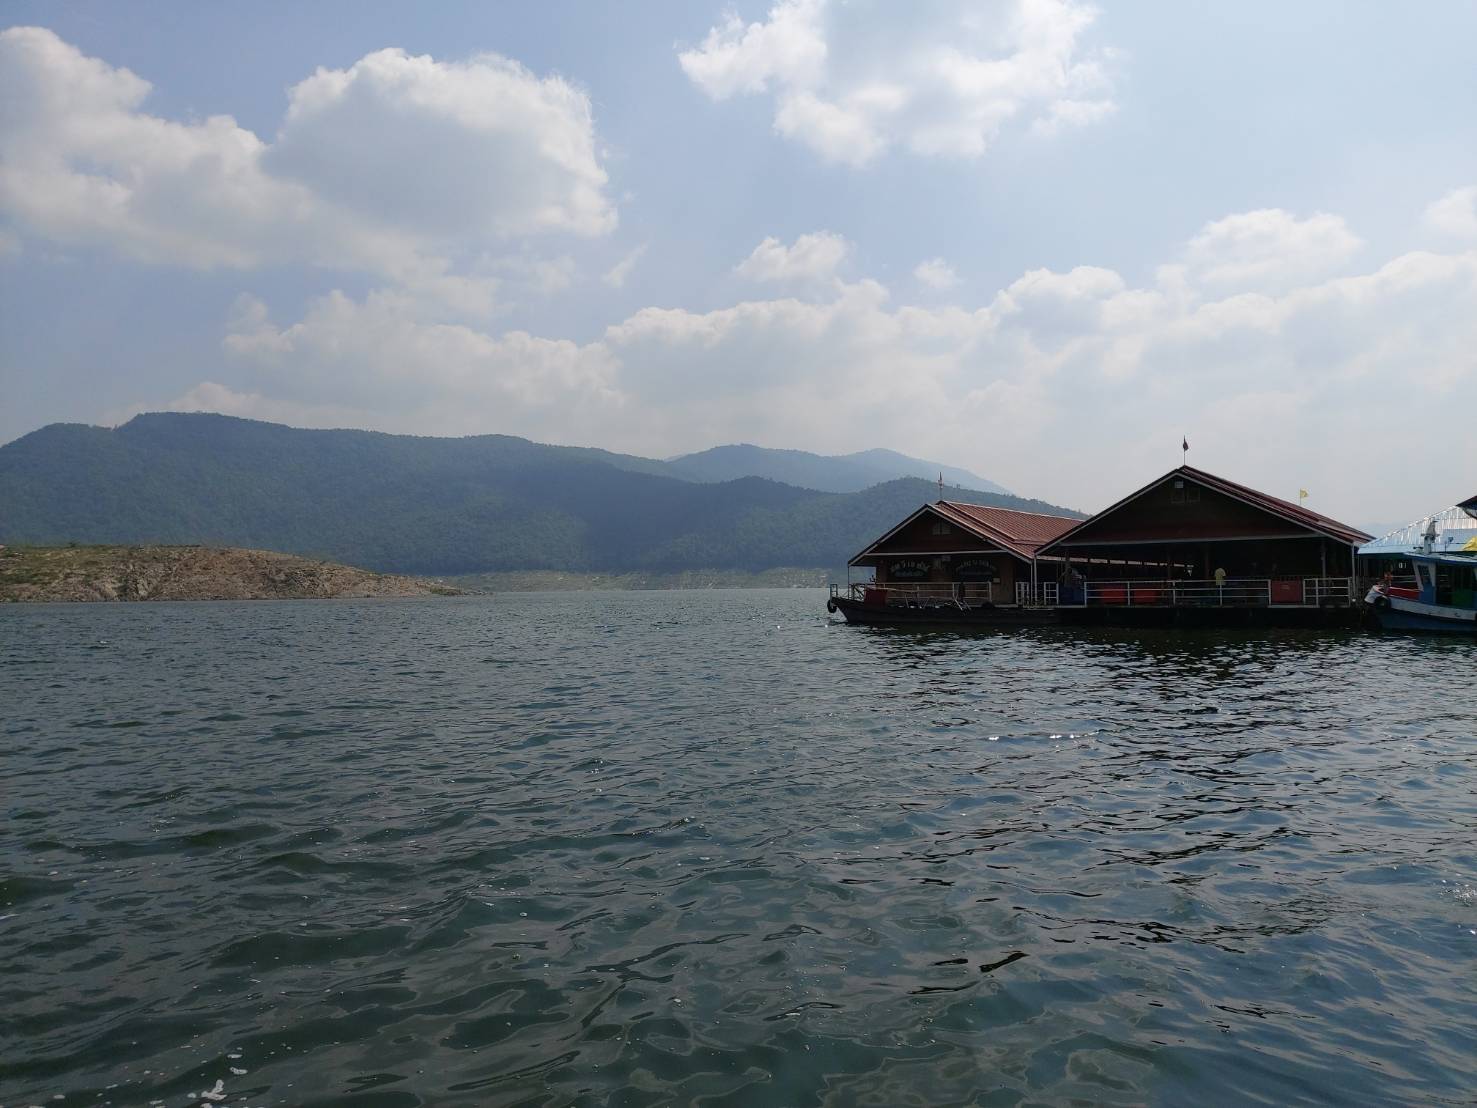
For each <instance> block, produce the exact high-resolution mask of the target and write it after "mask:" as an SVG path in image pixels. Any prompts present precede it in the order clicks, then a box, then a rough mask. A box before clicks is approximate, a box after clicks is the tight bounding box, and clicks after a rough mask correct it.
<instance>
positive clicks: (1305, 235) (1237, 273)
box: [1185, 208, 1364, 290]
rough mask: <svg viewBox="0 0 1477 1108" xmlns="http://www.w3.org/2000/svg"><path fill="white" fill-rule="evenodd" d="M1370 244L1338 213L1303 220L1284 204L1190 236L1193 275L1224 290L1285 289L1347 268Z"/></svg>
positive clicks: (1220, 221)
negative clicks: (1252, 288) (1351, 228)
mask: <svg viewBox="0 0 1477 1108" xmlns="http://www.w3.org/2000/svg"><path fill="white" fill-rule="evenodd" d="M1363 245H1364V243H1363V242H1362V241H1361V240H1360V239H1359V237H1358V236H1357V235H1355V234H1354V233H1353V232H1352V231H1350V230H1349V228H1348V227H1347V226H1346V225H1345V224H1344V221H1343V219H1342V218H1340V217H1339V216H1336V215H1328V214H1325V213H1322V212H1320V213H1317V214H1315V215H1312V216H1309V217H1308V218H1307V219H1298V218H1297V217H1296V216H1294V215H1292V214H1291V213H1290V212H1285V211H1283V210H1282V209H1280V208H1264V209H1262V210H1260V211H1254V212H1240V213H1238V214H1236V215H1228V216H1226V217H1225V218H1224V219H1218V220H1215V221H1213V222H1211V223H1207V224H1206V225H1205V227H1204V228H1202V229H1201V231H1200V233H1199V234H1198V235H1196V236H1195V237H1194V238H1193V239H1191V240H1190V243H1189V245H1188V246H1187V247H1186V249H1185V260H1186V262H1187V264H1188V266H1189V271H1190V275H1191V276H1192V277H1193V278H1194V279H1195V280H1197V281H1199V282H1201V283H1202V284H1205V285H1210V286H1214V287H1216V288H1219V289H1223V290H1225V289H1230V288H1243V287H1259V288H1262V289H1267V288H1283V287H1288V286H1290V285H1293V284H1297V283H1300V282H1306V281H1309V280H1313V279H1316V278H1318V277H1323V276H1327V275H1328V274H1330V273H1334V272H1337V271H1338V270H1340V269H1341V268H1343V267H1344V266H1345V265H1346V264H1347V263H1348V262H1349V261H1351V260H1352V259H1353V258H1354V256H1355V255H1356V254H1357V253H1358V252H1359V250H1360V248H1361V247H1362V246H1363Z"/></svg>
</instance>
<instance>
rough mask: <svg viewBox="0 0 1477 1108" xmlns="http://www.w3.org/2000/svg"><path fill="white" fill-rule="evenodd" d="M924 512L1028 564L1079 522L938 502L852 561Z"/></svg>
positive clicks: (872, 545) (873, 545)
mask: <svg viewBox="0 0 1477 1108" xmlns="http://www.w3.org/2000/svg"><path fill="white" fill-rule="evenodd" d="M924 512H933V513H934V514H936V515H938V516H940V517H942V518H943V519H946V520H948V521H949V522H950V523H952V524H954V525H955V526H956V527H958V528H960V529H961V530H963V531H965V532H967V533H968V534H971V535H974V536H975V537H976V538H979V539H982V540H984V541H985V542H990V543H994V544H995V545H996V546H999V547H1000V548H1001V549H1002V550H1006V551H1009V552H1010V553H1012V554H1014V555H1015V556H1016V557H1017V558H1020V559H1021V560H1022V561H1027V562H1028V561H1030V560H1031V556H1032V555H1033V554H1035V553H1036V550H1037V549H1038V548H1039V547H1040V546H1041V545H1042V544H1043V543H1046V542H1048V541H1049V540H1051V539H1053V538H1055V537H1056V536H1058V535H1060V534H1062V533H1064V532H1065V531H1068V530H1070V529H1071V528H1072V527H1073V526H1075V525H1076V524H1077V523H1079V522H1080V521H1079V520H1076V519H1069V518H1067V517H1066V516H1049V515H1041V514H1039V513H1037V512H1018V511H1015V510H1014V509H1012V508H995V507H991V506H989V505H986V504H961V503H959V502H958V501H954V500H940V501H938V502H936V503H934V504H925V505H924V506H923V507H921V508H919V509H918V510H917V511H916V512H914V513H913V514H912V515H910V516H908V518H907V519H905V520H903V521H902V522H901V523H899V524H898V525H897V526H896V527H894V528H893V529H892V530H891V531H888V532H887V534H885V535H883V536H882V537H881V538H879V539H877V540H876V541H875V542H873V543H870V544H868V546H867V547H866V549H864V550H863V551H862V552H861V553H860V554H858V555H857V556H856V557H855V558H852V559H851V562H852V563H853V564H854V563H856V562H857V560H858V559H861V558H865V557H866V556H867V555H868V554H870V553H871V552H872V551H873V550H874V549H876V548H877V547H878V546H880V545H881V544H882V543H884V542H886V541H887V540H888V539H890V538H892V536H893V535H895V534H897V533H898V532H899V531H901V530H902V529H903V528H904V527H906V526H907V525H908V524H910V523H912V522H913V520H915V519H917V518H918V517H919V516H920V515H922V514H923V513H924Z"/></svg>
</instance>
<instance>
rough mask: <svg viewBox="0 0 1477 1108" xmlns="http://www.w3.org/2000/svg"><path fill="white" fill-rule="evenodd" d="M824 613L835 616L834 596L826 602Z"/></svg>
mask: <svg viewBox="0 0 1477 1108" xmlns="http://www.w3.org/2000/svg"><path fill="white" fill-rule="evenodd" d="M826 611H828V612H830V613H831V614H832V615H835V614H836V598H835V597H834V596H833V597H831V599H830V600H827V601H826Z"/></svg>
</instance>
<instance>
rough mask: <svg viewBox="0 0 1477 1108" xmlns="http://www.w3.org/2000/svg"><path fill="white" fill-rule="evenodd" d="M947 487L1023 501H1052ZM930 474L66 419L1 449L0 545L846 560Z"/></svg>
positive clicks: (537, 564) (346, 557) (345, 558)
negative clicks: (851, 479) (854, 477)
mask: <svg viewBox="0 0 1477 1108" xmlns="http://www.w3.org/2000/svg"><path fill="white" fill-rule="evenodd" d="M946 495H947V496H949V497H951V498H953V499H959V500H970V501H974V502H976V503H992V504H1000V505H1003V506H1005V507H1015V508H1020V509H1023V510H1027V511H1061V512H1062V513H1063V514H1075V513H1070V512H1067V511H1065V510H1063V509H1053V508H1052V507H1051V506H1050V505H1047V504H1043V503H1041V502H1040V501H1030V500H1022V499H1020V498H1017V497H1012V496H1005V495H1001V494H991V493H985V492H979V491H975V490H966V489H957V488H956V489H949V490H946ZM937 497H938V489H937V487H936V485H935V484H933V483H931V482H927V481H921V480H916V479H901V480H895V481H891V482H887V483H885V484H882V485H878V486H875V487H873V488H869V489H866V490H864V491H862V492H858V493H850V494H836V493H818V492H815V491H813V490H809V489H803V488H796V487H793V486H790V485H785V484H780V483H778V482H775V481H769V480H764V479H762V478H757V477H746V478H742V479H739V480H735V481H724V482H720V483H714V484H699V483H695V482H693V481H690V480H682V479H679V478H677V477H674V476H668V475H667V470H666V468H665V463H662V462H657V461H652V460H650V459H644V458H635V457H631V456H627V455H618V454H610V453H608V452H606V451H600V450H587V449H581V448H573V447H556V446H544V445H541V444H538V443H532V442H529V441H527V440H525V439H519V438H513V437H509V436H503V435H488V436H477V437H472V438H461V439H442V438H419V437H414V436H407V435H388V434H382V433H379V432H372V431H310V430H299V429H296V428H290V427H283V426H279V425H277V424H271V423H259V422H255V421H251V420H243V419H234V418H230V417H227V416H219V415H206V414H180V413H156V414H151V415H142V416H138V417H137V418H135V419H133V420H131V421H130V422H128V423H126V424H124V425H123V426H122V427H118V428H116V429H107V428H102V427H88V426H83V425H79V424H54V425H52V426H49V427H45V428H42V429H41V430H39V431H36V432H34V433H32V434H30V435H27V436H25V437H24V438H21V439H17V440H16V441H15V442H12V443H9V444H7V445H5V446H3V447H0V542H15V543H66V542H78V543H195V542H199V543H212V544H220V545H223V546H243V547H254V548H264V549H270V550H280V551H284V552H288V553H294V554H304V555H310V556H314V557H322V558H328V559H331V560H334V561H340V562H347V563H349V564H352V565H358V566H363V567H366V568H369V569H376V570H381V571H385V572H404V573H433V574H453V573H481V572H494V571H499V570H532V569H559V570H571V571H575V570H587V571H602V572H604V571H613V572H614V571H630V570H650V571H676V570H685V569H697V568H703V569H719V568H722V569H743V570H760V569H768V568H772V567H776V566H817V567H821V566H828V567H829V566H838V565H842V564H844V563H845V561H846V559H847V557H849V556H850V555H851V554H853V553H855V552H856V551H857V550H858V549H860V548H861V547H862V546H864V545H865V544H866V543H867V542H869V541H871V540H872V539H873V538H875V537H876V536H877V535H878V534H880V533H881V532H882V531H885V530H886V529H887V528H888V527H890V526H891V525H892V524H893V523H895V522H897V520H898V519H900V518H901V517H902V516H903V515H905V514H906V513H907V512H908V511H910V510H912V509H913V508H916V507H918V506H919V505H921V504H923V503H925V502H928V501H931V500H934V499H937Z"/></svg>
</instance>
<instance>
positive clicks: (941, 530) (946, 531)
mask: <svg viewBox="0 0 1477 1108" xmlns="http://www.w3.org/2000/svg"><path fill="white" fill-rule="evenodd" d="M933 533H934V534H935V535H952V534H953V533H954V529H953V528H952V527H950V526H949V525H948V524H947V523H945V522H944V521H943V520H941V519H936V520H934V521H933Z"/></svg>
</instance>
